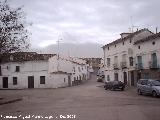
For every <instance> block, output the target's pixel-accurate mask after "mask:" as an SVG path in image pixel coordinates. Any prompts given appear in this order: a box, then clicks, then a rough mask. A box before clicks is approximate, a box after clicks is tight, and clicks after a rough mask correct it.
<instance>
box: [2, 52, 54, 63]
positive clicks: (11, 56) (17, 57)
mask: <svg viewBox="0 0 160 120" xmlns="http://www.w3.org/2000/svg"><path fill="white" fill-rule="evenodd" d="M54 55H55V54H38V53H36V52H15V53H7V54H2V55H1V56H0V62H23V61H38V60H48V59H49V58H50V57H52V56H54Z"/></svg>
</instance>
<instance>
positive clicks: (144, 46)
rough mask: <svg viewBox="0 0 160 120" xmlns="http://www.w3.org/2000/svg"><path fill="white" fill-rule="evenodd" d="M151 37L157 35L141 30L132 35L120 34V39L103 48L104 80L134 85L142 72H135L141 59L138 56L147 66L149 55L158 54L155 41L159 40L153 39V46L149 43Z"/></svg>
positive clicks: (157, 43) (159, 47) (158, 47)
mask: <svg viewBox="0 0 160 120" xmlns="http://www.w3.org/2000/svg"><path fill="white" fill-rule="evenodd" d="M152 36H158V35H157V34H154V33H152V32H151V31H149V30H148V29H141V30H138V31H136V32H134V33H122V34H121V38H119V39H117V40H115V41H113V42H111V43H109V44H107V45H105V46H103V51H104V74H105V80H106V81H111V80H120V81H122V82H124V83H125V84H128V85H132V86H134V85H136V83H137V80H138V79H139V78H140V77H141V76H140V73H141V72H142V70H141V71H138V70H137V67H138V66H137V65H139V63H138V64H137V59H139V62H141V63H142V60H141V58H139V57H138V56H140V55H143V60H144V61H143V62H144V63H143V64H144V65H145V66H147V65H148V61H149V62H150V61H151V59H149V57H147V56H150V55H149V53H150V54H151V53H154V52H155V51H156V53H157V54H158V50H159V49H160V45H159V42H158V40H156V39H159V38H157V37H156V38H155V39H154V40H156V44H155V45H153V44H154V42H153V44H151V43H150V42H151V41H152V39H153V38H154V37H152ZM142 41H143V42H142ZM158 45H159V46H158ZM146 54H147V55H146ZM157 54H156V55H157ZM158 60H159V58H157V62H158ZM151 63H152V61H151ZM145 66H144V67H145ZM138 69H140V68H138ZM148 77H149V76H148Z"/></svg>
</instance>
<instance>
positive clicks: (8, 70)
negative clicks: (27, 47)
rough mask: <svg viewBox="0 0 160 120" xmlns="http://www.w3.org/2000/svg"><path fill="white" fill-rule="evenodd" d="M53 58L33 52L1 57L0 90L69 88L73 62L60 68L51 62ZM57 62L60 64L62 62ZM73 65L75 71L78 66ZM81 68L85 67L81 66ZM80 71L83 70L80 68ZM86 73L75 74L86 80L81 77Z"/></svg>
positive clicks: (86, 77) (66, 62) (50, 55)
mask: <svg viewBox="0 0 160 120" xmlns="http://www.w3.org/2000/svg"><path fill="white" fill-rule="evenodd" d="M55 57H57V55H55V54H37V53H34V52H30V53H29V52H21V53H19V52H18V53H11V54H5V55H3V58H2V59H1V61H0V89H6V88H7V89H23V88H58V87H67V86H71V85H72V77H73V75H72V73H73V71H72V69H73V67H71V66H73V62H70V61H63V65H62V66H61V64H57V63H56V61H55V60H53V59H54V58H55ZM52 61H54V62H52ZM58 62H60V63H62V61H58ZM52 64H57V65H58V66H55V67H54V66H53V65H52ZM74 65H75V66H76V67H75V69H77V66H79V67H80V65H78V64H75V63H74ZM85 65H86V64H85ZM58 67H59V68H58ZM83 67H86V66H84V65H83ZM57 68H58V69H57ZM80 69H83V68H82V67H81V68H80ZM83 72H84V74H83ZM80 73H81V74H80ZM86 73H87V70H86V69H85V70H82V72H79V73H77V72H76V77H77V76H78V75H79V76H78V77H80V75H81V77H85V79H88V76H83V75H86ZM87 74H88V73H87ZM83 79H84V78H83ZM76 80H77V79H76ZM78 80H80V78H78Z"/></svg>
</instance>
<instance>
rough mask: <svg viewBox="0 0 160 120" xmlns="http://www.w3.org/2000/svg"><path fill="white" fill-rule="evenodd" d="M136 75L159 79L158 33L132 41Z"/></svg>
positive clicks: (159, 45) (159, 50)
mask: <svg viewBox="0 0 160 120" xmlns="http://www.w3.org/2000/svg"><path fill="white" fill-rule="evenodd" d="M134 52H135V64H136V71H137V77H138V79H140V78H152V79H160V33H157V34H153V35H151V36H148V37H146V38H144V39H141V40H139V41H137V42H135V43H134Z"/></svg>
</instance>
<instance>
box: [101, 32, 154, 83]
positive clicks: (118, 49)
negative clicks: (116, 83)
mask: <svg viewBox="0 0 160 120" xmlns="http://www.w3.org/2000/svg"><path fill="white" fill-rule="evenodd" d="M150 35H152V33H151V32H149V31H143V32H141V33H139V34H137V35H135V36H134V37H133V38H132V39H131V40H130V39H127V40H125V41H124V44H123V42H120V43H117V44H114V45H109V46H106V47H105V48H104V49H103V51H104V65H105V67H104V70H105V72H104V73H105V80H106V81H107V75H109V76H110V80H114V73H115V72H117V73H118V79H119V80H121V81H123V79H124V78H123V72H128V71H129V70H123V71H122V70H117V71H115V70H114V69H113V64H114V57H115V56H118V67H119V68H120V64H121V62H122V59H123V57H122V56H123V54H126V62H127V66H128V67H129V57H130V56H133V57H134V56H135V54H137V51H135V46H134V42H135V41H137V40H139V39H142V38H145V37H147V36H150ZM130 41H131V42H130ZM115 45H116V46H115ZM108 47H109V50H108ZM129 49H131V50H133V53H132V54H128V52H129ZM107 58H110V61H111V62H110V66H109V67H108V66H107ZM131 69H134V68H133V67H131V68H130V70H131ZM127 79H128V74H127Z"/></svg>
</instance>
